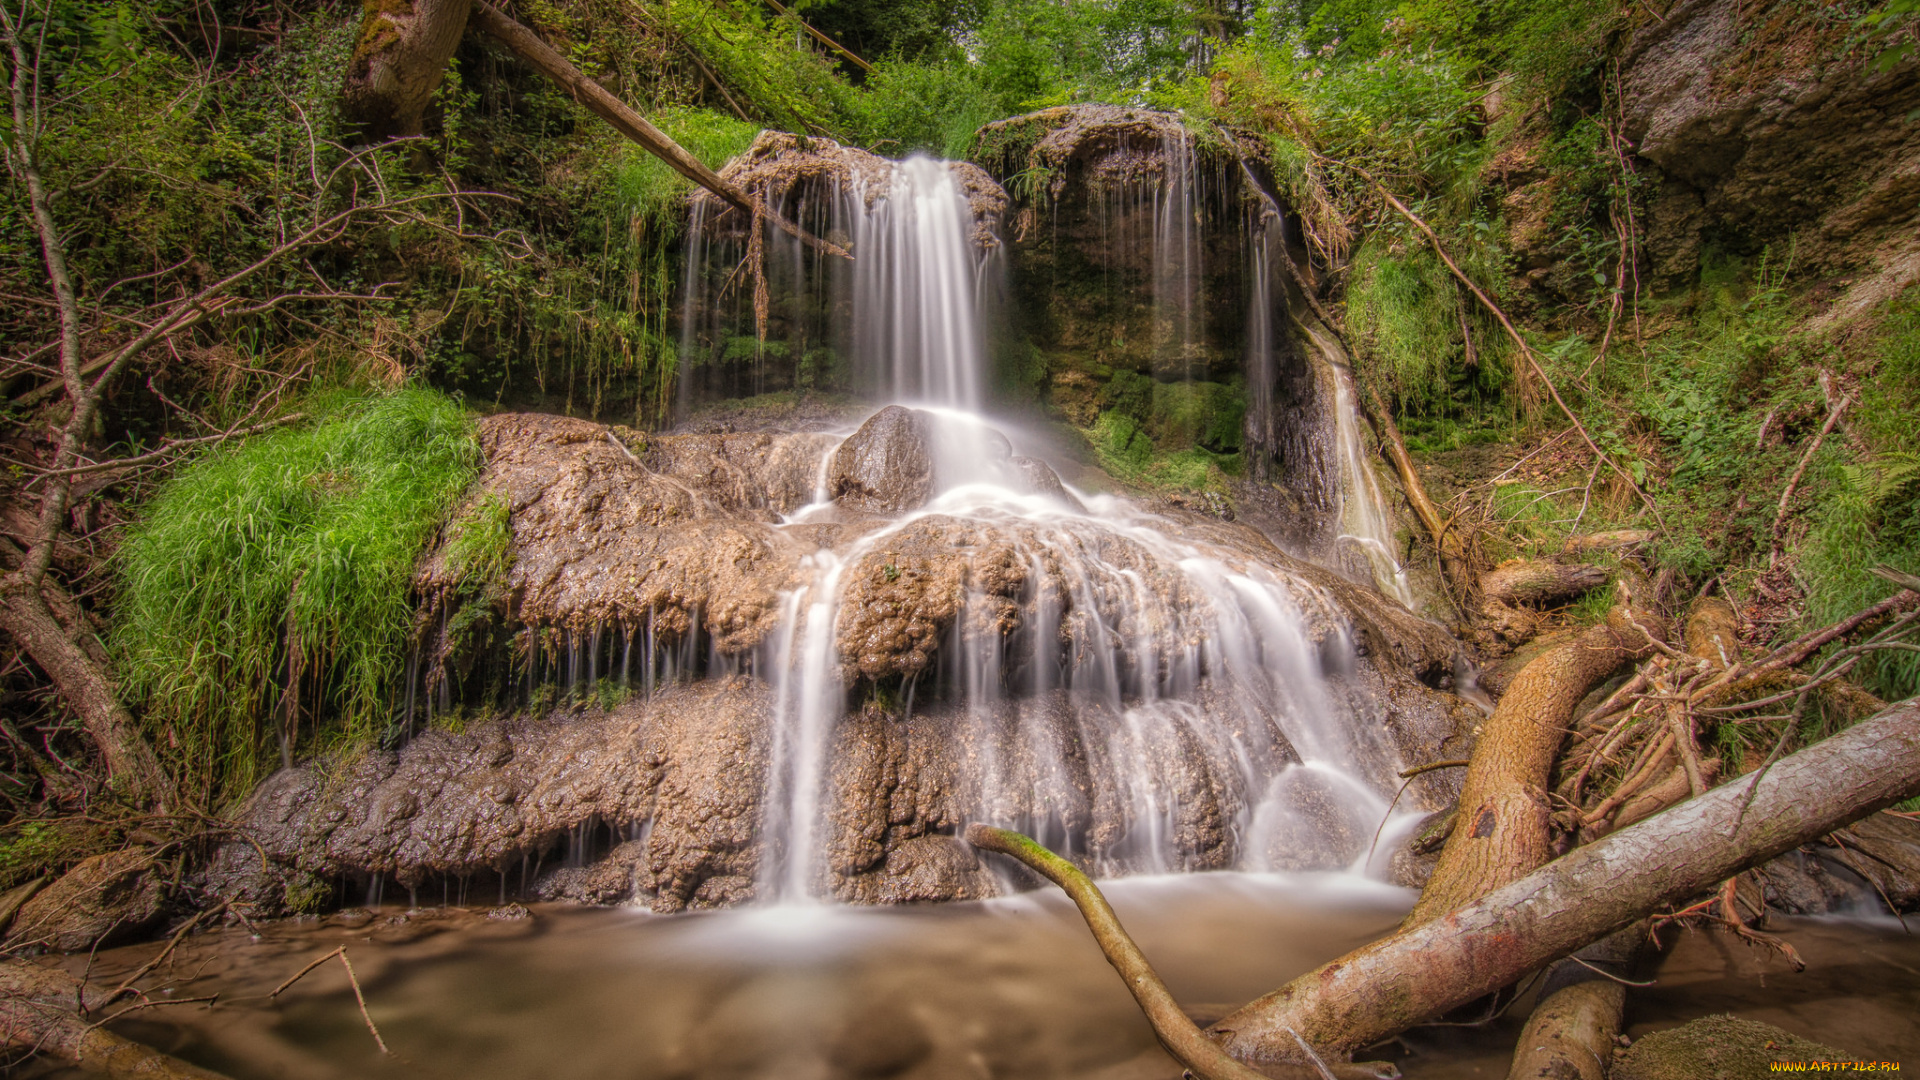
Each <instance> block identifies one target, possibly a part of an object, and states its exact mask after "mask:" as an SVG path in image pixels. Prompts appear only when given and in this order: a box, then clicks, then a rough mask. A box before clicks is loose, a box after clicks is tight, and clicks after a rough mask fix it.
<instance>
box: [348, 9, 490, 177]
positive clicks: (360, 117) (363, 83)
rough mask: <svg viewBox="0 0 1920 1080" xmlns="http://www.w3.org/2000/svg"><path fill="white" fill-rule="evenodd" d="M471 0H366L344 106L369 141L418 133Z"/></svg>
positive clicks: (463, 31)
mask: <svg viewBox="0 0 1920 1080" xmlns="http://www.w3.org/2000/svg"><path fill="white" fill-rule="evenodd" d="M472 6H473V0H366V4H365V11H366V14H365V16H364V17H363V18H362V19H361V20H360V35H359V37H358V38H357V39H356V40H355V42H354V45H353V58H352V59H351V60H349V61H348V62H347V81H346V85H345V86H343V87H342V88H341V90H340V104H341V108H342V110H343V111H344V112H345V113H346V117H347V119H348V121H349V122H351V123H352V124H353V125H354V126H355V127H357V128H358V129H359V131H360V135H361V137H362V138H364V139H366V140H367V141H368V142H385V141H386V140H388V139H395V138H404V137H406V136H410V135H418V134H420V124H421V121H422V119H423V118H424V117H425V116H426V112H427V103H428V102H429V101H431V100H432V99H433V92H434V91H435V90H436V89H438V88H439V86H440V79H441V77H442V76H443V75H444V74H445V73H446V70H447V61H448V60H451V59H453V50H454V49H455V48H456V47H458V46H459V44H460V35H461V34H463V33H465V32H466V29H467V12H468V10H469V9H470V8H471V7H472Z"/></svg>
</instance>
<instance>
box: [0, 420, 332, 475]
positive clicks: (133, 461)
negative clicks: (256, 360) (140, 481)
mask: <svg viewBox="0 0 1920 1080" xmlns="http://www.w3.org/2000/svg"><path fill="white" fill-rule="evenodd" d="M306 418H307V414H306V413H289V414H287V415H286V416H282V417H280V418H279V419H277V420H268V421H266V422H265V423H260V424H254V425H253V426H251V427H245V428H234V429H232V430H229V431H221V432H217V433H215V434H212V435H202V436H200V437H198V438H194V439H168V440H167V441H166V444H165V445H163V446H161V447H160V448H159V449H157V450H150V451H148V452H147V453H144V454H139V455H136V456H134V457H130V458H115V459H113V460H112V461H99V462H95V463H93V464H91V465H79V466H76V467H74V468H71V469H55V470H53V471H51V472H44V473H41V474H40V475H39V476H37V477H35V478H34V479H33V481H32V482H31V483H29V484H28V485H27V486H28V487H31V486H33V484H35V483H39V482H40V481H41V480H44V479H47V478H49V477H55V476H78V475H80V474H81V473H90V472H100V471H102V470H105V469H130V468H133V467H134V466H137V465H142V464H145V463H147V462H149V461H154V460H157V459H159V458H163V457H166V456H167V455H168V454H172V453H174V452H176V451H179V450H184V449H186V448H187V447H190V446H204V445H206V444H207V443H217V442H222V441H225V440H227V439H237V438H243V437H245V436H248V435H257V434H259V433H260V432H262V431H266V430H268V429H269V428H276V427H279V426H281V425H282V424H291V423H293V422H295V421H297V420H305V419H306Z"/></svg>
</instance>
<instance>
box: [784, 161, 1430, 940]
mask: <svg viewBox="0 0 1920 1080" xmlns="http://www.w3.org/2000/svg"><path fill="white" fill-rule="evenodd" d="M1183 146H1184V144H1183ZM1179 149H1181V148H1172V149H1170V150H1169V152H1168V160H1169V162H1170V166H1169V167H1170V168H1173V169H1175V170H1176V171H1177V172H1181V173H1183V174H1190V171H1191V161H1190V158H1191V151H1190V147H1186V148H1185V149H1186V150H1187V152H1186V153H1184V154H1183V153H1180V152H1178V151H1179ZM1183 162H1184V163H1185V164H1182V163H1183ZM1191 182H1192V181H1191V176H1190V175H1183V178H1182V179H1180V180H1178V181H1177V182H1175V183H1173V184H1172V185H1171V187H1170V190H1168V191H1167V192H1165V193H1164V194H1163V195H1162V196H1160V197H1158V198H1157V200H1156V206H1155V214H1154V221H1155V229H1156V233H1157V234H1163V235H1157V236H1156V241H1157V243H1156V247H1157V248H1160V249H1162V250H1163V251H1168V252H1173V253H1176V254H1178V253H1183V252H1184V253H1185V254H1184V255H1181V257H1180V258H1178V259H1168V260H1165V261H1166V262H1168V263H1170V264H1171V265H1167V266H1161V267H1158V268H1157V270H1156V278H1155V281H1156V307H1157V308H1158V309H1159V310H1161V311H1162V312H1164V313H1165V314H1166V317H1167V323H1166V326H1167V329H1168V331H1169V333H1170V334H1171V335H1173V336H1176V337H1179V338H1185V337H1186V336H1187V334H1188V333H1189V331H1190V328H1191V326H1192V324H1193V323H1194V322H1195V321H1197V320H1198V319H1199V317H1200V314H1199V312H1198V310H1197V309H1196V305H1195V302H1194V296H1193V294H1192V280H1193V277H1194V276H1195V275H1196V273H1197V270H1196V269H1195V268H1194V267H1191V266H1187V265H1185V261H1187V260H1197V259H1198V257H1199V256H1198V251H1197V245H1195V244H1194V243H1192V242H1191V240H1192V237H1191V236H1190V235H1186V234H1185V233H1183V230H1187V231H1188V232H1190V226H1191V223H1192V216H1193V214H1194V208H1193V205H1192V201H1191V199H1188V198H1182V197H1181V196H1180V192H1181V190H1183V189H1188V188H1189V187H1190V184H1191ZM838 206H839V212H840V213H841V214H842V215H844V217H843V218H842V219H841V220H843V221H844V220H845V218H846V217H851V219H852V220H851V221H850V222H849V224H850V225H851V227H850V228H848V229H846V230H845V231H846V232H847V233H848V234H849V235H850V236H851V237H852V238H853V249H854V251H855V253H856V261H855V264H854V268H853V270H852V283H853V284H852V288H851V290H850V296H851V305H850V306H851V311H850V313H849V317H850V318H851V320H852V323H853V325H852V328H851V332H850V338H851V340H852V341H853V342H854V343H855V354H856V357H857V360H856V370H858V371H861V372H864V373H865V377H864V378H863V379H862V380H861V382H862V383H863V384H864V385H867V386H871V387H873V388H875V389H876V390H877V391H878V392H879V393H880V395H881V396H882V397H883V400H885V399H893V400H906V401H911V402H913V403H914V404H916V405H919V406H921V407H922V410H921V411H918V412H916V413H914V414H913V415H914V417H916V419H914V420H912V421H911V424H912V425H913V428H914V430H915V431H917V432H918V433H919V438H920V439H921V440H922V442H923V444H924V448H925V451H926V452H927V455H928V456H929V457H930V458H931V473H932V484H931V488H930V491H929V498H927V499H926V501H925V502H924V503H923V504H922V505H919V506H918V507H917V508H914V509H911V510H909V511H908V512H906V513H904V514H902V515H900V516H898V517H895V518H894V519H893V520H891V521H888V522H885V523H884V524H881V525H879V527H877V528H869V529H867V531H865V532H864V534H863V535H859V536H858V537H857V539H854V540H852V541H851V542H850V543H848V542H843V543H840V544H838V545H837V546H823V547H821V548H820V549H819V550H817V551H816V552H815V553H814V554H812V555H810V556H808V557H807V558H806V559H804V560H803V561H802V563H801V576H802V578H803V580H802V581H801V582H800V583H799V584H797V585H796V586H795V587H794V588H792V589H790V590H789V591H787V592H786V593H785V594H783V597H782V604H781V615H780V619H781V622H780V629H779V630H778V631H777V632H776V633H775V634H774V635H773V636H772V637H771V638H770V639H769V641H768V643H767V644H766V645H764V646H763V651H762V656H761V659H760V661H759V662H758V663H757V664H756V665H755V666H756V669H757V670H759V671H762V672H764V673H766V675H767V676H768V678H769V679H770V681H771V682H772V683H773V685H774V689H775V711H774V717H773V730H772V734H771V748H770V760H769V767H768V787H767V798H766V799H765V801H764V804H763V805H764V817H765V820H764V825H763V835H764V837H765V838H766V841H767V842H766V845H765V848H764V852H765V854H764V857H763V860H762V866H761V871H760V886H759V889H758V893H759V895H760V896H762V897H763V898H769V899H774V900H777V901H783V902H788V903H797V902H804V901H807V900H809V899H812V898H816V897H820V896H823V895H827V894H829V893H831V892H832V891H833V884H832V881H831V875H830V874H829V872H828V869H827V867H826V866H825V865H823V852H824V851H825V841H824V839H823V833H824V831H825V830H827V829H829V828H830V827H831V825H832V822H831V818H832V813H831V810H830V807H831V805H832V797H831V795H832V793H831V792H830V791H829V787H830V785H831V783H832V776H831V774H832V765H833V761H832V747H833V746H834V740H835V733H836V728H837V726H838V725H839V724H840V722H841V720H842V718H843V716H845V715H846V714H847V711H848V707H849V686H850V685H851V684H853V683H854V681H855V679H854V677H853V676H852V671H851V668H852V667H853V666H854V665H860V666H861V667H862V668H863V669H864V667H865V661H864V660H862V659H861V658H859V657H854V656H847V655H844V653H845V648H844V645H845V642H844V641H843V640H842V638H843V635H844V633H845V631H846V629H847V626H848V623H849V620H850V619H853V618H856V617H858V613H854V612H850V608H849V599H848V597H849V590H850V588H851V587H852V583H853V581H854V579H855V578H856V577H858V576H859V573H858V572H859V570H860V569H861V568H863V567H864V566H866V565H868V564H870V563H872V562H873V561H874V560H875V559H877V558H883V557H885V556H884V555H883V554H882V553H886V552H891V551H892V550H894V549H895V548H905V549H915V548H917V547H924V546H926V545H927V544H928V543H930V542H931V543H933V544H934V545H936V546H938V545H939V544H942V543H945V544H950V545H952V547H953V551H952V553H951V555H950V556H949V557H950V558H952V559H957V560H964V559H967V558H969V557H972V556H973V555H977V554H978V552H979V551H980V550H981V549H982V548H991V549H992V550H993V551H994V552H996V556H995V557H996V558H998V559H1000V563H1001V565H1002V570H1001V571H1000V573H1001V574H1002V576H1003V577H1005V578H1008V579H1017V584H1015V585H1012V586H1007V585H1006V583H1005V582H1004V581H1003V582H1000V584H999V585H996V586H992V587H989V586H988V585H984V584H983V583H982V582H981V581H979V580H977V579H976V578H974V577H967V578H966V579H965V581H964V582H963V583H962V584H961V585H959V586H958V588H959V591H960V596H959V600H958V603H957V610H956V611H955V612H953V614H952V618H951V627H950V629H949V630H948V631H947V632H946V634H945V636H944V638H943V639H942V640H941V641H939V642H937V643H935V642H928V643H927V650H928V652H931V654H932V656H931V659H929V657H928V656H927V655H926V654H924V653H921V652H912V653H909V657H910V659H908V660H906V661H903V666H902V667H901V668H900V670H898V672H897V674H898V675H899V676H900V679H899V683H898V696H899V697H900V698H901V699H902V702H903V704H904V711H905V713H906V715H907V716H911V715H912V713H913V710H914V704H915V699H916V696H917V697H918V700H919V702H920V705H921V708H922V710H923V711H924V710H925V709H927V708H929V707H932V706H933V705H934V704H935V702H944V703H945V704H944V705H943V706H942V707H943V708H945V710H946V715H947V716H948V717H949V720H948V722H949V723H950V724H951V725H952V731H951V733H950V734H951V735H952V737H955V738H958V739H961V740H963V741H964V745H965V746H966V747H967V748H968V754H969V756H971V757H974V758H977V760H978V767H977V769H975V770H974V773H973V777H974V779H973V782H972V783H971V785H970V789H969V790H968V791H966V792H965V793H964V794H963V795H962V796H961V797H962V799H963V801H964V802H965V803H966V806H967V810H966V816H967V817H969V818H971V819H977V820H988V821H994V822H997V823H1001V824H1004V825H1009V826H1011V827H1015V828H1020V829H1022V830H1023V831H1026V832H1029V833H1030V834H1032V835H1034V836H1036V837H1037V838H1038V839H1040V840H1041V842H1043V843H1046V844H1048V845H1049V846H1052V847H1055V848H1056V849H1059V850H1062V851H1066V852H1068V853H1070V854H1074V855H1078V856H1084V857H1087V858H1088V859H1090V860H1091V861H1092V863H1093V865H1094V866H1095V867H1096V868H1097V869H1098V870H1099V871H1100V872H1102V873H1108V874H1122V873H1143V872H1147V873H1151V872H1169V871H1177V870H1192V869H1212V868H1226V867H1238V868H1243V869H1266V868H1271V867H1276V866H1303V865H1314V864H1315V860H1316V858H1320V859H1324V852H1325V851H1328V850H1335V851H1337V852H1338V855H1337V857H1336V864H1344V863H1348V862H1351V861H1353V860H1354V859H1355V858H1360V859H1363V860H1364V858H1365V853H1364V851H1363V850H1361V849H1359V848H1356V847H1355V845H1354V844H1353V843H1352V838H1353V837H1356V836H1366V835H1368V834H1370V833H1371V831H1372V830H1373V829H1374V827H1375V826H1377V825H1378V824H1379V823H1380V822H1381V819H1382V816H1383V815H1384V814H1385V813H1386V812H1387V801H1386V799H1385V798H1384V797H1383V794H1382V793H1383V790H1384V786H1383V785H1384V782H1385V778H1386V777H1388V776H1390V775H1391V773H1392V770H1393V769H1394V768H1395V767H1397V764H1398V758H1397V755H1396V753H1395V752H1394V750H1393V748H1392V747H1391V746H1390V745H1389V744H1388V741H1387V740H1386V738H1385V737H1384V736H1383V735H1382V734H1381V731H1382V727H1381V725H1380V724H1379V723H1378V722H1377V721H1376V720H1375V719H1374V718H1373V714H1374V713H1375V712H1376V711H1377V708H1378V706H1377V705H1376V704H1375V703H1374V702H1373V701H1372V700H1371V698H1370V697H1369V696H1368V694H1366V693H1365V692H1363V691H1361V690H1359V689H1357V688H1356V686H1354V685H1352V684H1350V683H1344V682H1341V681H1340V680H1339V679H1338V678H1335V677H1333V676H1337V675H1338V674H1339V673H1340V672H1341V671H1342V670H1345V669H1349V668H1351V667H1352V665H1353V664H1354V643H1353V642H1352V641H1350V640H1348V639H1347V638H1346V636H1345V635H1344V633H1343V632H1341V631H1339V630H1337V629H1336V630H1334V631H1333V632H1331V633H1328V632H1326V631H1325V630H1324V628H1326V627H1329V626H1331V627H1336V628H1337V627H1338V626H1339V625H1341V623H1340V619H1339V617H1338V615H1337V614H1336V613H1335V604H1334V603H1333V601H1332V600H1331V599H1330V598H1329V597H1328V596H1327V595H1325V593H1324V591H1323V590H1321V589H1320V588H1318V587H1316V586H1314V585H1312V584H1310V583H1309V582H1307V581H1304V580H1301V579H1297V578H1293V577H1291V576H1289V575H1288V574H1286V573H1283V572H1280V571H1277V570H1275V569H1274V568H1273V567H1271V566H1269V565H1265V564H1263V563H1262V561H1261V560H1260V559H1259V558H1258V557H1257V553H1250V552H1247V551H1245V550H1239V549H1236V548H1235V547H1234V546H1233V545H1232V544H1228V543H1209V542H1207V541H1205V540H1201V539H1197V538H1184V539H1175V538H1173V537H1172V536H1170V535H1169V534H1168V531H1167V526H1168V523H1166V522H1164V521H1160V520H1158V519H1156V518H1154V517H1153V516H1152V515H1149V514H1146V513H1143V512H1141V511H1140V510H1138V509H1137V508H1135V507H1134V506H1132V505H1131V504H1130V503H1128V502H1127V501H1125V500H1122V499H1117V498H1112V497H1094V496H1087V495H1085V494H1083V493H1079V492H1073V491H1070V490H1068V489H1066V488H1064V486H1062V485H1059V483H1058V481H1057V480H1055V481H1053V482H1052V483H1051V484H1050V485H1048V484H1041V485H1038V486H1036V485H1035V484H1034V483H1033V482H1032V479H1031V477H1032V475H1033V472H1032V470H1034V469H1035V468H1037V469H1038V470H1039V471H1041V472H1044V473H1045V475H1046V476H1048V477H1051V476H1052V474H1051V471H1050V470H1047V469H1046V467H1045V466H1044V465H1039V464H1038V463H1037V462H1031V461H1030V459H1023V458H1017V457H1014V456H1013V455H1012V454H1011V452H1010V451H1011V448H1010V446H1009V444H1008V442H1007V440H1006V439H1005V437H1004V436H1002V435H1001V434H1000V433H999V432H998V431H996V430H994V429H993V428H992V427H990V426H988V425H987V424H986V423H985V422H984V421H982V420H981V419H980V418H979V417H978V416H977V415H976V414H975V413H973V412H972V411H971V410H973V409H977V408H978V405H979V401H980V382H981V375H982V370H983V368H984V366H985V361H984V356H983V354H982V350H981V348H980V341H981V339H982V334H981V332H980V329H979V326H978V316H977V312H976V308H975V297H976V295H977V292H978V290H977V283H978V280H979V277H980V275H982V274H984V273H989V272H991V266H990V265H989V264H988V263H987V262H986V261H985V260H983V259H981V257H980V256H979V254H978V252H977V250H976V248H975V245H974V244H973V243H972V242H971V239H970V238H971V236H972V235H973V231H974V229H975V228H976V225H977V223H976V222H975V221H974V220H973V215H972V213H971V211H970V208H969V206H968V202H967V200H966V199H965V198H964V197H963V196H962V194H961V193H960V191H959V189H958V187H957V185H956V184H955V183H954V182H953V178H952V174H951V173H950V171H949V168H948V166H946V165H944V164H942V163H939V162H934V161H930V160H927V159H924V158H916V159H911V160H909V161H907V162H905V163H902V164H899V165H897V166H894V167H893V168H892V170H891V172H890V175H889V176H888V178H887V184H886V187H885V190H884V192H883V193H879V194H875V193H872V192H869V191H867V190H865V189H864V187H863V185H862V184H860V183H857V182H856V183H854V184H852V185H849V186H848V187H847V189H845V190H844V191H843V192H842V193H841V198H840V199H839V201H838ZM1163 281H1164V286H1163V285H1162V282H1163ZM1183 283H1184V284H1183ZM1342 404H1343V405H1345V404H1349V403H1345V402H1343V403H1342ZM837 453H839V451H838V450H837V449H836V450H832V451H829V452H828V455H827V460H826V461H823V463H822V465H821V468H820V470H819V475H820V476H821V477H822V478H823V480H822V484H821V488H820V490H819V491H818V492H817V495H816V501H815V503H814V504H813V505H810V506H807V507H804V508H802V509H800V510H798V511H797V512H795V513H793V514H791V515H789V516H788V517H787V519H786V521H787V523H788V525H787V527H788V528H789V529H792V530H795V531H796V532H798V531H804V530H807V529H809V528H811V527H813V526H816V525H818V524H819V523H822V522H831V521H837V520H844V513H843V511H842V509H841V508H840V507H838V506H837V505H836V504H835V502H834V501H833V499H832V492H831V491H830V490H828V485H827V482H826V480H825V478H827V477H828V476H829V475H830V474H831V473H832V471H833V461H834V455H835V454H837ZM809 535H812V534H811V533H809ZM884 570H885V571H894V567H893V566H892V565H891V564H889V565H887V566H886V567H885V568H884ZM1309 613H1311V614H1312V615H1313V616H1314V617H1313V618H1309V617H1308V614H1309ZM883 614H884V613H883ZM892 621H893V622H896V623H901V624H902V626H901V627H889V626H886V625H882V626H880V627H879V629H878V630H877V631H875V632H876V633H879V634H881V635H882V636H883V637H888V636H891V638H895V639H903V638H902V635H904V633H905V629H904V627H905V623H906V620H905V619H903V618H895V619H893V620H892ZM1310 627H1319V628H1322V630H1321V632H1320V634H1319V636H1318V637H1316V636H1315V632H1314V631H1313V630H1312V629H1310ZM1329 836H1333V837H1337V838H1339V839H1338V841H1337V842H1334V843H1331V844H1329V843H1327V842H1326V841H1327V838H1328V837H1329ZM1307 852H1313V853H1314V854H1311V855H1309V854H1306V853H1307ZM1323 864H1324V863H1323Z"/></svg>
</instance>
